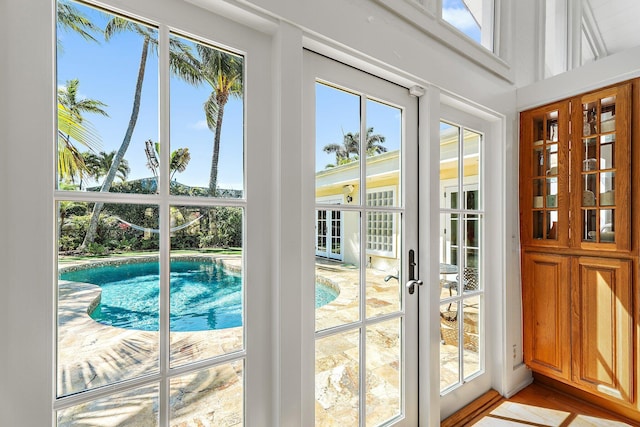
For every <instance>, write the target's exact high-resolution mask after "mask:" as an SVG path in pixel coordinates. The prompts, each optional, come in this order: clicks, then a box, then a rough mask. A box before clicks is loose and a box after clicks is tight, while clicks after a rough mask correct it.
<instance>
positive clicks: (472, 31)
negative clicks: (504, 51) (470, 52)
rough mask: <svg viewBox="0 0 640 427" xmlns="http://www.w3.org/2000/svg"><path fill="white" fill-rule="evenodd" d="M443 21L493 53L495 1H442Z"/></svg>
mask: <svg viewBox="0 0 640 427" xmlns="http://www.w3.org/2000/svg"><path fill="white" fill-rule="evenodd" d="M441 14H442V19H443V20H444V21H446V22H447V23H449V24H451V25H452V26H453V27H455V28H456V29H457V30H459V31H460V32H462V33H463V34H465V35H466V36H467V37H469V38H470V39H471V40H473V41H474V42H476V43H478V44H479V45H481V46H484V47H485V48H487V49H489V50H491V51H493V23H494V16H495V13H494V4H493V0H442V10H441Z"/></svg>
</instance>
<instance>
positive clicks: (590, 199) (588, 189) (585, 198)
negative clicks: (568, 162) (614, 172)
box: [582, 173, 598, 206]
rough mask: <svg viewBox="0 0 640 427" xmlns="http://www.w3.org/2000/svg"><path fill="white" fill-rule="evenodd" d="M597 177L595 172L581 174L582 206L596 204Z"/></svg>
mask: <svg viewBox="0 0 640 427" xmlns="http://www.w3.org/2000/svg"><path fill="white" fill-rule="evenodd" d="M597 177H598V174H597V173H590V174H583V175H582V206H595V205H596V184H597V181H596V179H597Z"/></svg>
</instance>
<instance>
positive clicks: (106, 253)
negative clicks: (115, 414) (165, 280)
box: [57, 201, 160, 396]
mask: <svg viewBox="0 0 640 427" xmlns="http://www.w3.org/2000/svg"><path fill="white" fill-rule="evenodd" d="M98 205H100V204H98ZM92 209H93V204H92V203H84V202H72V201H61V202H59V203H58V227H59V238H58V247H59V252H58V274H59V280H58V283H57V295H58V328H57V344H58V346H57V364H58V366H57V371H58V379H57V395H58V396H66V395H69V394H73V393H77V392H80V391H84V390H88V389H91V388H95V387H99V386H102V385H106V384H113V383H117V382H120V381H123V380H126V379H131V378H135V377H138V376H141V375H145V374H149V373H151V372H155V371H157V370H158V335H157V331H158V330H159V291H160V278H159V269H160V267H159V263H158V242H159V239H158V237H159V231H158V207H157V206H152V205H130V204H114V203H110V204H104V205H103V207H102V209H98V210H99V211H101V215H100V219H99V223H98V227H97V231H96V234H95V236H94V237H93V238H92V239H89V240H90V241H91V243H88V244H87V251H88V254H87V255H77V254H75V253H74V252H69V251H73V249H75V248H76V247H77V246H78V245H79V244H81V243H82V241H83V240H84V239H86V234H87V228H88V226H89V221H90V218H91V211H92Z"/></svg>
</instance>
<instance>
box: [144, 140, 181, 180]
mask: <svg viewBox="0 0 640 427" xmlns="http://www.w3.org/2000/svg"><path fill="white" fill-rule="evenodd" d="M144 153H145V154H146V156H147V167H148V168H149V169H151V172H152V173H153V176H154V177H155V178H156V179H157V178H158V168H159V167H160V162H159V161H158V154H159V153H160V143H159V142H156V143H154V142H153V141H151V140H150V139H148V140H147V141H145V148H144ZM190 161H191V153H189V149H188V148H178V149H177V150H174V151H172V152H171V158H170V159H169V174H170V175H169V179H173V176H174V175H175V174H176V173H177V172H180V173H182V172H184V171H185V170H186V169H187V166H188V165H189V162H190Z"/></svg>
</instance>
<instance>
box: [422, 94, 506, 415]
mask: <svg viewBox="0 0 640 427" xmlns="http://www.w3.org/2000/svg"><path fill="white" fill-rule="evenodd" d="M435 120H437V119H436V118H433V121H435ZM438 128H439V131H438V134H439V137H438V143H437V144H434V146H433V147H431V154H432V155H433V156H434V157H435V158H436V159H437V160H438V167H437V176H438V179H437V180H436V181H435V182H432V183H431V185H430V190H431V194H433V192H434V191H437V194H438V197H437V200H438V204H437V221H431V222H430V224H426V223H425V220H424V219H422V218H421V227H422V226H424V227H426V228H427V229H428V230H429V231H430V236H429V237H428V240H429V242H430V245H431V246H430V248H431V253H432V254H434V255H436V254H437V260H438V264H437V270H436V271H432V272H431V275H430V276H429V277H430V279H432V280H431V281H432V282H433V283H437V289H432V290H431V295H430V301H428V302H427V303H426V304H427V305H428V306H429V307H430V308H431V309H432V311H430V312H429V313H428V316H429V318H430V320H431V325H434V326H436V327H437V328H438V331H437V333H434V331H433V330H431V331H430V332H431V335H430V336H431V337H433V336H437V337H439V339H440V343H439V345H438V347H437V348H438V349H439V351H438V354H437V366H438V373H439V374H438V379H437V381H436V379H435V378H431V380H430V381H429V383H428V384H427V385H424V384H421V387H422V386H424V387H428V388H429V390H430V394H431V395H434V396H436V395H437V396H439V398H438V399H437V400H438V401H439V407H440V408H439V409H440V418H441V419H442V418H446V417H447V416H448V415H450V414H452V413H453V412H455V411H457V410H459V409H460V408H461V407H462V406H464V405H466V404H468V403H469V402H471V401H473V400H474V399H475V398H477V397H478V396H479V395H481V394H482V393H484V392H486V391H488V390H489V388H490V387H491V384H492V378H491V375H492V368H493V366H492V362H491V361H492V360H497V357H496V356H497V354H496V352H495V345H496V336H497V335H498V334H497V332H498V331H497V330H492V328H490V327H489V326H488V325H490V324H493V323H494V322H495V321H496V319H497V312H498V310H496V309H494V308H493V307H496V305H495V303H496V301H495V297H492V296H493V295H495V293H494V292H495V291H496V284H497V283H499V280H497V279H496V278H497V277H499V273H498V272H497V268H498V266H499V265H500V253H501V250H500V246H499V245H500V243H499V239H497V238H489V236H491V235H493V236H496V237H497V236H499V231H496V227H499V224H498V222H497V221H495V219H496V218H497V214H496V213H497V212H498V208H499V206H500V202H499V201H496V195H497V194H499V192H498V191H488V189H489V188H497V186H496V185H495V184H496V181H495V180H494V179H495V176H496V174H495V171H488V168H489V165H490V164H492V163H490V162H491V161H490V160H488V159H486V158H485V146H486V145H487V143H488V141H490V140H491V138H492V132H491V131H492V128H491V126H490V124H489V123H487V122H485V121H484V120H481V119H479V118H478V117H475V116H472V115H470V114H467V113H465V112H462V111H459V110H457V109H454V108H451V107H449V106H447V105H441V106H440V119H439V122H438ZM430 164H431V165H434V162H431V163H430ZM494 168H495V170H499V166H498V164H497V163H496V164H495V166H494ZM434 172H435V171H434ZM432 176H433V174H432ZM422 195H423V193H421V196H422ZM434 209H435V208H432V209H431V213H432V216H434V213H435V212H434ZM489 253H491V254H492V258H489V257H488V255H487V254H489ZM431 265H432V266H433V263H432V264H431ZM436 277H437V279H436ZM434 297H435V298H434ZM436 307H437V311H436V310H434V308H436ZM434 312H435V313H434ZM422 358H423V357H422V355H421V365H422ZM425 364H426V363H425ZM429 366H430V367H431V368H435V366H436V364H435V363H431V364H430V365H429ZM429 419H430V421H431V422H432V423H433V422H434V418H433V417H430V418H429Z"/></svg>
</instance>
